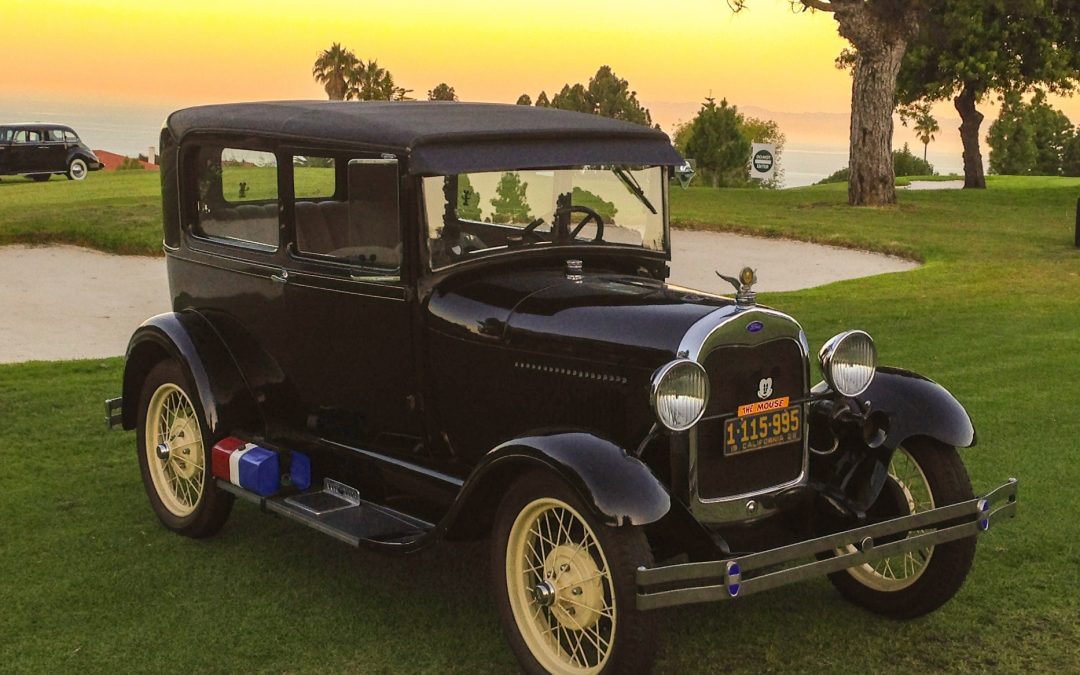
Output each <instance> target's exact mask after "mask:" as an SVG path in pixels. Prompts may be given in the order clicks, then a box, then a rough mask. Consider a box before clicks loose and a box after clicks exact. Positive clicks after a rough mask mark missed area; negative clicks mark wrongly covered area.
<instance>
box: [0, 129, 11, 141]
mask: <svg viewBox="0 0 1080 675" xmlns="http://www.w3.org/2000/svg"><path fill="white" fill-rule="evenodd" d="M10 140H11V129H0V143H6V142H8V141H10Z"/></svg>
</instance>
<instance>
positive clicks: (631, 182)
mask: <svg viewBox="0 0 1080 675" xmlns="http://www.w3.org/2000/svg"><path fill="white" fill-rule="evenodd" d="M611 173H613V174H615V175H616V176H618V178H619V180H621V181H622V184H623V185H625V186H626V189H627V190H629V191H630V193H631V194H633V195H634V196H635V197H637V198H638V199H639V200H640V201H641V203H642V204H644V205H645V208H647V209H649V211H651V212H652V213H653V215H656V207H655V206H653V205H652V202H650V201H649V198H648V197H646V196H645V191H644V190H642V189H641V184H639V183H638V182H637V179H636V178H634V175H633V174H629V173H627V172H626V170H625V169H623V168H622V167H621V166H617V167H615V168H614V169H612V170H611Z"/></svg>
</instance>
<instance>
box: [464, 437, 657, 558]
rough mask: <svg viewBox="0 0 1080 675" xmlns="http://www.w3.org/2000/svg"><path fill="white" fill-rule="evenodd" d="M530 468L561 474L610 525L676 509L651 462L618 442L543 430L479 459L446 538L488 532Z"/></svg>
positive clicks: (644, 519) (645, 521)
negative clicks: (505, 498)
mask: <svg viewBox="0 0 1080 675" xmlns="http://www.w3.org/2000/svg"><path fill="white" fill-rule="evenodd" d="M530 469H546V470H549V471H551V472H553V473H555V474H557V475H558V476H559V477H560V478H562V479H563V480H564V481H566V483H567V484H568V485H570V486H571V487H572V488H573V489H575V490H576V491H577V492H578V494H579V495H580V496H581V498H582V500H583V501H584V502H585V503H586V504H587V505H589V507H590V508H591V510H592V512H593V515H595V516H596V517H597V518H599V519H600V520H601V521H602V522H604V523H606V524H608V525H612V526H623V525H647V524H649V523H654V522H656V521H658V520H660V519H661V518H663V517H664V516H665V515H666V514H667V513H668V511H669V510H670V509H671V496H670V495H669V494H668V491H667V489H666V488H665V487H664V485H663V484H662V483H661V482H660V480H659V479H658V478H657V477H656V476H655V475H654V474H653V472H652V471H651V470H650V469H649V467H648V466H646V465H645V464H644V463H643V462H642V461H641V460H639V459H637V458H635V457H632V456H630V455H629V454H628V453H627V452H626V451H625V450H624V449H623V448H621V447H619V446H618V445H616V444H615V443H612V442H611V441H608V440H605V439H603V438H600V437H598V436H596V435H593V434H591V433H588V432H584V431H560V432H544V433H537V434H535V435H528V436H522V437H519V438H515V439H513V440H511V441H507V442H506V443H503V444H501V445H499V446H497V447H496V448H494V449H493V450H491V451H490V452H489V453H488V454H487V455H486V456H485V457H484V458H483V459H482V460H481V461H480V463H479V464H478V465H477V466H476V468H475V469H473V472H472V474H470V476H469V478H468V480H467V481H466V482H465V485H464V487H463V489H462V492H461V494H460V495H459V497H458V499H457V500H456V501H455V502H454V505H453V506H452V507H451V511H450V513H448V515H447V519H446V520H447V523H448V525H447V538H451V539H455V538H471V537H473V536H482V535H483V534H484V533H486V531H487V530H489V529H490V527H491V523H492V522H493V521H494V515H495V510H496V508H497V507H498V503H499V501H500V500H501V499H502V495H503V494H504V493H505V492H506V489H507V488H508V487H509V485H510V483H511V482H512V481H513V479H514V478H515V477H516V476H519V475H521V474H522V473H523V472H525V471H528V470H530ZM459 514H465V517H463V518H459V517H458V516H459Z"/></svg>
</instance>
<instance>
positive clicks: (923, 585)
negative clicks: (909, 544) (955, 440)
mask: <svg viewBox="0 0 1080 675" xmlns="http://www.w3.org/2000/svg"><path fill="white" fill-rule="evenodd" d="M889 473H890V475H891V476H892V479H891V480H892V481H893V485H892V486H889V485H886V488H889V489H885V490H882V495H881V497H879V498H878V501H879V502H882V500H887V499H894V500H896V499H897V495H899V501H906V502H907V504H906V505H903V504H902V505H900V508H901V509H902V510H905V511H906V512H907V513H918V512H920V511H926V510H929V509H930V508H937V507H941V506H948V505H949V504H955V503H957V502H963V501H968V500H970V499H974V495H973V494H972V489H971V479H970V478H969V477H968V474H967V470H966V469H965V468H964V463H963V461H962V460H961V459H960V455H959V454H958V453H957V452H956V449H955V448H953V447H951V446H948V445H945V444H943V443H938V442H936V441H932V440H929V439H920V440H914V441H909V442H908V443H906V444H905V446H904V447H901V448H898V449H897V450H896V452H895V453H894V455H893V461H892V463H891V464H890V466H889ZM892 488H899V489H898V490H897V489H892ZM881 506H882V505H881V504H875V505H874V507H871V508H872V510H873V509H874V508H879V507H881ZM907 513H898V514H896V515H907ZM909 536H910V535H909ZM974 559H975V537H974V536H972V537H967V538H965V539H957V540H956V541H951V542H947V543H945V544H938V545H937V546H929V547H927V548H925V549H921V550H918V551H912V552H910V553H906V554H901V555H898V556H893V557H891V558H887V559H885V560H882V561H878V562H876V563H869V564H866V565H860V566H858V567H853V568H850V569H847V570H844V571H843V572H836V573H834V574H830V575H829V581H831V582H832V583H833V586H835V587H836V589H837V590H838V591H840V594H841V595H843V596H844V597H845V598H846V599H847V600H849V601H851V602H852V603H854V604H856V605H858V606H860V607H863V608H865V609H868V610H870V611H871V612H874V613H876V614H881V615H883V616H888V617H891V618H895V619H911V618H914V617H917V616H922V615H924V614H927V613H929V612H932V611H934V610H935V609H937V608H938V607H941V606H942V605H943V604H945V603H946V602H948V601H949V599H950V598H952V597H953V596H954V595H956V592H957V591H959V590H960V587H961V586H962V585H963V583H964V579H965V578H967V574H968V571H969V570H970V569H971V564H972V562H973V561H974Z"/></svg>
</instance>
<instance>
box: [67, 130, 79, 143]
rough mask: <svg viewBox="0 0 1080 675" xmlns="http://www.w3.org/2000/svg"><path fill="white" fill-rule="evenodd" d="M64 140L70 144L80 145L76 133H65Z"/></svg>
mask: <svg viewBox="0 0 1080 675" xmlns="http://www.w3.org/2000/svg"><path fill="white" fill-rule="evenodd" d="M64 140H65V141H67V142H68V143H78V142H79V137H78V136H76V135H75V132H74V131H65V132H64Z"/></svg>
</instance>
